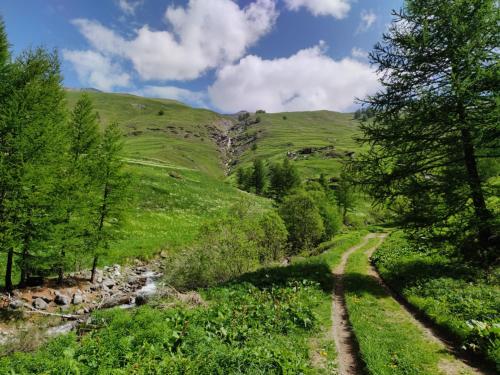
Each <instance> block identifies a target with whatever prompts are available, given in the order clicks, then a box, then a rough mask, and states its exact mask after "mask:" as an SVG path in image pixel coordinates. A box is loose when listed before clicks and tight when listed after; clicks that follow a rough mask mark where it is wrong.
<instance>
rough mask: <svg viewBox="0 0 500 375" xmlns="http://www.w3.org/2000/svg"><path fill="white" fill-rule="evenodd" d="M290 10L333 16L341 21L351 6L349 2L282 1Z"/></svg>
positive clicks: (338, 0)
mask: <svg viewBox="0 0 500 375" xmlns="http://www.w3.org/2000/svg"><path fill="white" fill-rule="evenodd" d="M284 1H285V5H286V7H287V8H288V9H290V10H299V9H300V8H302V7H303V8H306V9H307V10H309V11H310V12H311V13H312V14H314V15H315V16H333V17H335V18H338V19H341V18H344V17H345V16H347V14H348V13H349V10H351V5H350V4H349V0H284Z"/></svg>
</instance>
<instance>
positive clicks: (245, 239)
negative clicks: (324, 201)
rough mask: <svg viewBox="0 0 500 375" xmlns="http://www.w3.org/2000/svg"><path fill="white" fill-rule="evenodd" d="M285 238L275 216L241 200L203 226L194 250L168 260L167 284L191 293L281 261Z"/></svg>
mask: <svg viewBox="0 0 500 375" xmlns="http://www.w3.org/2000/svg"><path fill="white" fill-rule="evenodd" d="M286 238H287V233H286V228H285V225H284V224H283V221H282V220H281V218H280V217H279V216H278V215H277V214H276V213H275V212H273V211H270V212H258V211H256V210H255V209H254V208H253V206H252V205H251V204H249V202H247V201H246V200H242V201H240V202H238V203H237V204H235V205H234V206H233V207H232V208H231V209H230V210H229V212H228V213H227V214H226V215H224V216H222V217H221V218H218V219H215V220H213V221H210V222H208V223H206V224H205V225H204V226H202V228H201V230H200V233H199V236H198V241H197V243H196V244H195V245H194V246H192V247H191V248H188V249H186V250H184V251H183V252H181V253H179V254H176V255H174V256H173V257H171V258H170V259H168V261H167V264H168V265H169V267H168V269H167V271H166V272H165V278H166V281H167V282H168V283H169V284H172V285H174V286H176V287H178V288H188V289H189V288H194V287H206V286H210V285H215V284H218V283H221V282H224V281H226V280H229V279H232V278H234V277H236V276H239V275H241V274H243V273H245V272H249V271H253V270H255V269H257V268H258V267H259V265H260V264H263V263H264V264H265V263H266V262H268V261H270V260H276V259H279V257H280V255H281V254H283V252H284V248H285V246H286Z"/></svg>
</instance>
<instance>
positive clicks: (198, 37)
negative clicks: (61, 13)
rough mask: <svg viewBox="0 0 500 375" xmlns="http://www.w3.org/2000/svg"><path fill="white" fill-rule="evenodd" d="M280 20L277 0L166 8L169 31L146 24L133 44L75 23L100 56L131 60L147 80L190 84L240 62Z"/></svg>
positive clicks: (224, 0)
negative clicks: (189, 82)
mask: <svg viewBox="0 0 500 375" xmlns="http://www.w3.org/2000/svg"><path fill="white" fill-rule="evenodd" d="M277 15H278V13H277V10H276V7H275V2H274V0H256V1H255V2H253V3H251V4H249V5H248V6H247V7H245V8H240V7H239V6H238V5H237V4H236V3H235V2H233V1H232V0H190V1H189V3H188V4H187V6H186V7H176V6H169V7H168V8H167V10H166V12H165V20H166V22H167V23H168V24H169V26H170V28H171V31H161V30H152V29H151V28H150V27H149V26H148V25H144V26H143V27H141V28H139V29H138V30H136V35H135V37H134V38H132V39H125V38H123V37H122V36H120V35H118V34H117V33H116V32H114V31H113V30H111V29H109V28H107V27H105V26H103V25H101V24H100V23H98V22H95V21H91V20H86V19H78V20H75V21H73V23H74V24H75V25H76V26H77V27H78V28H79V30H80V32H81V33H82V34H83V35H84V36H85V38H86V39H87V40H88V41H89V43H90V44H91V45H92V46H93V47H94V48H95V49H96V50H97V51H98V52H100V53H103V54H106V55H110V56H119V57H120V58H123V59H126V60H130V61H131V62H132V65H133V67H134V68H135V70H136V71H137V73H138V74H139V76H140V78H142V79H144V80H191V79H195V78H198V77H199V76H200V75H201V74H203V72H205V71H206V70H208V69H212V68H216V67H219V66H221V65H223V64H228V63H232V62H234V61H236V60H237V59H239V58H240V57H242V56H243V55H244V54H245V52H246V50H247V49H248V48H249V47H250V46H252V45H253V44H255V42H257V41H258V40H259V39H260V38H261V37H262V36H263V35H265V34H266V33H268V32H269V31H270V30H271V28H272V26H273V25H274V23H275V20H276V18H277Z"/></svg>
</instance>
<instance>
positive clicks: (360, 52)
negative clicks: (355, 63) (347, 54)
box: [351, 47, 368, 60]
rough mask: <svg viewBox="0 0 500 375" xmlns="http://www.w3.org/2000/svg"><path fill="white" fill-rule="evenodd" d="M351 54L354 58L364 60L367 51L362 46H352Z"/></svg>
mask: <svg viewBox="0 0 500 375" xmlns="http://www.w3.org/2000/svg"><path fill="white" fill-rule="evenodd" d="M351 56H352V57H354V58H355V59H363V60H364V59H367V58H368V52H367V51H365V50H364V49H362V48H358V47H353V48H352V50H351Z"/></svg>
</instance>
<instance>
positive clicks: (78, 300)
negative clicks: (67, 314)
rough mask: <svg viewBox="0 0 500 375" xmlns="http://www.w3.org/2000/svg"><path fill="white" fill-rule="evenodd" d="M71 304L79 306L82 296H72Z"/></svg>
mask: <svg viewBox="0 0 500 375" xmlns="http://www.w3.org/2000/svg"><path fill="white" fill-rule="evenodd" d="M71 303H73V305H79V304H81V303H83V296H82V295H81V294H79V293H75V294H73V300H72V301H71Z"/></svg>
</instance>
